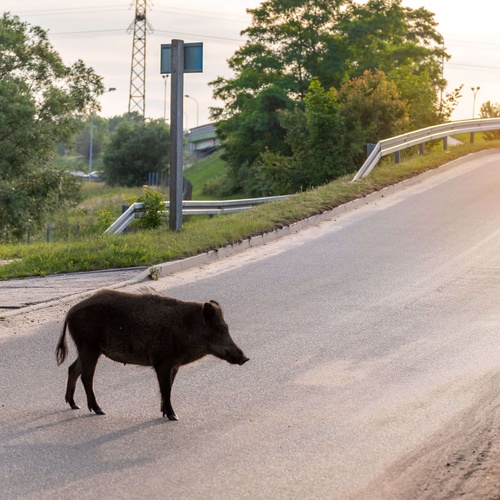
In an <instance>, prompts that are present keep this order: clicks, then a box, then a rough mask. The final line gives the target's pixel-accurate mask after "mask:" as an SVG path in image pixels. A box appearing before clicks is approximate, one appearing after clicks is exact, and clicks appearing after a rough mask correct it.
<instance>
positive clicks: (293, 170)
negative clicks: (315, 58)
mask: <svg viewBox="0 0 500 500" xmlns="http://www.w3.org/2000/svg"><path fill="white" fill-rule="evenodd" d="M304 105H305V106H304V109H303V110H302V109H296V110H295V111H293V112H290V111H285V112H283V113H282V114H281V121H282V125H283V127H284V128H285V130H286V131H287V134H286V142H287V144H288V146H289V147H290V150H291V154H290V155H283V154H279V153H275V152H271V151H269V150H267V151H266V152H264V153H263V154H262V155H261V157H260V160H259V168H258V172H259V176H258V179H259V185H260V187H261V190H262V191H263V193H264V194H287V193H293V192H297V191H299V190H301V189H308V188H310V187H312V186H318V185H321V184H324V183H325V182H328V181H329V180H332V179H334V178H336V177H339V176H340V175H343V174H345V173H347V172H350V171H352V170H353V168H354V167H353V157H354V154H355V149H353V147H355V145H354V143H351V142H349V140H348V136H347V134H346V128H345V123H344V120H343V118H342V116H341V114H340V105H339V103H338V95H337V92H336V91H335V90H334V89H331V90H330V91H325V90H324V89H323V88H322V87H321V85H320V83H319V81H318V80H316V79H314V80H312V82H311V84H310V86H309V91H308V92H307V94H306V95H305V97H304Z"/></svg>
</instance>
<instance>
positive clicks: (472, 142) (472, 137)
mask: <svg viewBox="0 0 500 500" xmlns="http://www.w3.org/2000/svg"><path fill="white" fill-rule="evenodd" d="M470 143H471V144H474V132H471V133H470Z"/></svg>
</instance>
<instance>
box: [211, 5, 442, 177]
mask: <svg viewBox="0 0 500 500" xmlns="http://www.w3.org/2000/svg"><path fill="white" fill-rule="evenodd" d="M248 12H249V13H250V14H251V15H252V23H251V26H250V27H249V28H247V29H246V30H244V31H243V34H244V35H246V36H247V37H248V39H247V42H246V43H245V44H244V45H243V46H242V47H241V48H240V49H238V50H237V51H236V52H235V54H234V55H233V57H231V58H230V59H229V66H230V68H231V69H232V70H233V72H234V77H232V78H218V79H216V80H215V81H214V82H212V83H211V84H212V86H213V89H214V97H216V98H218V99H220V100H222V101H223V102H224V103H225V106H224V107H223V108H215V109H213V110H212V117H213V118H214V119H216V120H222V126H221V127H219V128H218V131H220V137H221V141H222V145H223V147H224V149H225V154H226V157H227V159H228V162H229V164H230V166H231V168H232V169H233V170H234V171H235V172H236V171H237V172H239V175H238V177H237V178H242V179H246V182H247V183H248V180H249V179H251V178H252V177H254V175H253V173H252V169H254V166H255V163H256V162H257V161H258V158H259V153H262V152H263V149H262V146H263V144H262V141H260V143H259V140H258V138H260V136H261V135H262V131H259V130H258V128H257V126H253V124H254V123H255V124H256V125H257V123H259V125H260V121H259V120H258V119H256V118H257V116H256V115H258V114H259V113H260V110H259V109H258V108H257V107H256V106H255V105H256V103H257V102H258V99H259V96H260V95H261V94H262V93H265V92H268V91H269V89H271V88H273V89H275V91H277V90H278V89H279V92H280V95H281V96H283V99H284V101H283V104H285V103H286V105H284V106H283V105H282V106H281V107H280V108H276V109H275V110H274V111H275V112H279V111H281V110H283V109H287V110H294V109H303V101H304V98H305V95H306V93H307V92H308V89H309V85H310V83H311V81H312V80H313V79H314V78H316V79H318V81H319V83H320V85H321V86H322V87H323V88H325V89H331V88H336V89H339V88H340V87H341V85H342V84H344V83H345V82H347V81H349V80H351V79H353V78H358V77H362V76H363V74H364V72H365V71H366V70H369V71H370V72H372V73H373V72H375V71H376V70H377V69H379V70H382V71H383V72H384V73H385V75H386V77H387V80H388V81H393V82H394V83H395V84H396V86H397V90H398V94H399V96H400V99H402V100H406V101H407V103H408V106H409V107H408V113H409V124H410V125H413V126H415V127H417V128H418V127H420V126H427V125H428V124H429V123H430V122H432V123H438V122H440V121H442V119H443V117H444V116H445V114H444V113H442V110H446V111H448V110H449V106H448V107H446V106H444V105H443V100H442V99H440V96H441V94H442V89H443V88H444V86H445V83H446V82H445V80H444V79H443V77H442V63H443V61H444V60H446V59H448V58H449V56H448V54H447V53H446V50H445V48H444V45H443V38H442V37H441V35H440V34H439V33H438V32H437V30H436V26H437V23H436V22H435V20H434V14H432V13H431V12H429V11H427V10H426V9H424V8H419V9H411V8H407V7H403V6H402V5H401V0H369V1H368V2H366V3H362V4H361V3H360V4H357V3H355V2H354V1H353V0H266V1H264V2H262V4H261V5H260V6H259V7H257V8H255V9H249V11H248ZM400 79H401V82H400V81H399V80H400ZM400 83H401V86H400ZM413 89H417V90H418V94H417V96H418V98H417V96H416V95H415V94H413V93H412V91H413ZM423 97H426V98H427V97H428V99H424V98H423ZM250 116H252V119H250ZM388 120H389V118H388ZM243 126H244V127H245V132H241V127H243ZM265 133H272V134H273V137H274V138H275V139H277V140H276V141H273V142H272V143H271V144H265V145H264V147H267V150H268V151H269V152H270V153H276V154H283V149H284V147H285V146H284V144H283V142H285V143H286V140H285V134H284V131H283V129H282V127H281V128H277V129H270V128H269V129H268V130H267V131H266V132H265ZM238 135H239V136H240V139H239V140H234V137H235V136H238ZM280 137H281V138H282V139H281V140H282V141H283V142H282V143H281V144H280V142H279V138H280ZM256 138H257V139H256ZM247 169H250V173H248V172H245V174H242V173H241V172H240V171H241V170H247ZM254 170H255V169H254ZM240 187H242V186H240Z"/></svg>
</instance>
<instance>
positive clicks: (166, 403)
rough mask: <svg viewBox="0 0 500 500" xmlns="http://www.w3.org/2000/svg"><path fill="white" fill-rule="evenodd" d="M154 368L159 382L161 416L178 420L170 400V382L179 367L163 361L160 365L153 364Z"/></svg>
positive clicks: (172, 380) (171, 382) (172, 381)
mask: <svg viewBox="0 0 500 500" xmlns="http://www.w3.org/2000/svg"><path fill="white" fill-rule="evenodd" d="M155 370H156V375H157V377H158V382H159V384H160V392H161V411H162V413H163V416H164V417H168V419H169V420H179V419H178V417H177V415H176V414H175V411H174V409H173V408H172V403H171V401H170V395H171V393H172V384H173V383H174V380H175V376H176V375H177V372H178V370H179V369H178V368H177V367H172V365H171V364H169V363H164V364H162V365H159V366H155Z"/></svg>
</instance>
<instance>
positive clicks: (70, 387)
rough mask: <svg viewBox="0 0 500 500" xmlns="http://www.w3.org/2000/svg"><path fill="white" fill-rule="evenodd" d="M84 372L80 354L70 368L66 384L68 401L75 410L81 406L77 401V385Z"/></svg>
mask: <svg viewBox="0 0 500 500" xmlns="http://www.w3.org/2000/svg"><path fill="white" fill-rule="evenodd" d="M81 374H82V361H81V359H80V356H78V358H76V361H75V362H74V363H73V364H72V365H71V366H70V367H69V368H68V384H67V385H66V403H69V405H70V406H71V408H72V409H73V410H79V409H80V407H79V406H78V405H77V404H76V403H75V400H74V399H73V398H74V395H75V387H76V381H77V380H78V377H79V376H80V375H81Z"/></svg>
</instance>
